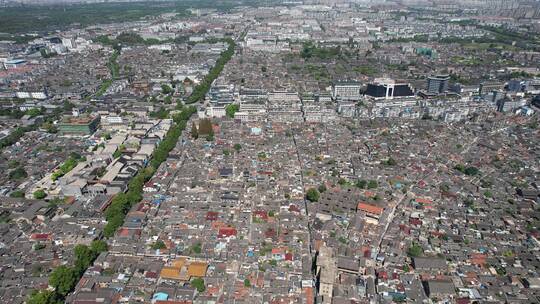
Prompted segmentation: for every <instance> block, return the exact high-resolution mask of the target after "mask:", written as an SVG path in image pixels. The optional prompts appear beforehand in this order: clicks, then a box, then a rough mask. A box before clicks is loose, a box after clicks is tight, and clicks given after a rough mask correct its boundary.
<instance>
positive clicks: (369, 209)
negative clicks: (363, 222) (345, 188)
mask: <svg viewBox="0 0 540 304" xmlns="http://www.w3.org/2000/svg"><path fill="white" fill-rule="evenodd" d="M358 210H361V211H364V212H366V213H371V214H376V215H381V214H382V213H383V210H384V208H381V207H377V206H374V205H371V204H368V203H364V202H360V203H358Z"/></svg>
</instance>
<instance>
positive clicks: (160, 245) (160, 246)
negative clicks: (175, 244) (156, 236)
mask: <svg viewBox="0 0 540 304" xmlns="http://www.w3.org/2000/svg"><path fill="white" fill-rule="evenodd" d="M165 248H167V246H166V245H165V243H164V242H163V241H162V240H157V241H156V242H155V243H154V244H152V249H154V250H158V249H165Z"/></svg>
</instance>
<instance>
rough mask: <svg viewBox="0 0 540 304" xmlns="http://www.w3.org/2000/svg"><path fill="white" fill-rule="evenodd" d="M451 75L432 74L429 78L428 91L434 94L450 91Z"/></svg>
mask: <svg viewBox="0 0 540 304" xmlns="http://www.w3.org/2000/svg"><path fill="white" fill-rule="evenodd" d="M449 81H450V76H449V75H437V76H430V77H428V79H427V91H428V93H432V94H439V93H444V92H447V91H448V82H449Z"/></svg>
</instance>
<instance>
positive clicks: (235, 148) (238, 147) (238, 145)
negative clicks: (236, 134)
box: [233, 144, 242, 152]
mask: <svg viewBox="0 0 540 304" xmlns="http://www.w3.org/2000/svg"><path fill="white" fill-rule="evenodd" d="M233 148H234V150H236V152H239V151H240V150H242V145H240V144H234V146H233Z"/></svg>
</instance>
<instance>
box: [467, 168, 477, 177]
mask: <svg viewBox="0 0 540 304" xmlns="http://www.w3.org/2000/svg"><path fill="white" fill-rule="evenodd" d="M479 172H480V170H478V168H476V167H467V168H466V169H465V171H464V173H465V174H467V175H470V176H473V175H477V174H478V173H479Z"/></svg>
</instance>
